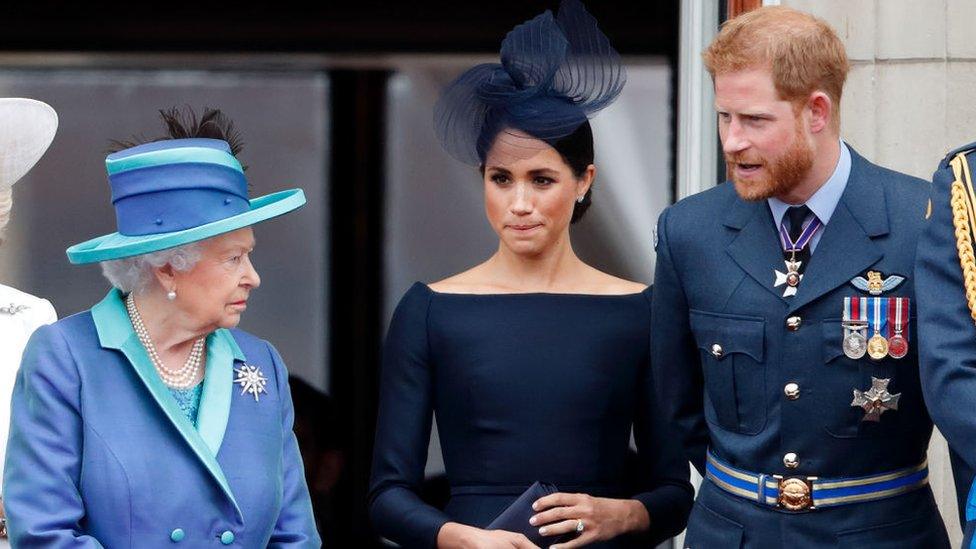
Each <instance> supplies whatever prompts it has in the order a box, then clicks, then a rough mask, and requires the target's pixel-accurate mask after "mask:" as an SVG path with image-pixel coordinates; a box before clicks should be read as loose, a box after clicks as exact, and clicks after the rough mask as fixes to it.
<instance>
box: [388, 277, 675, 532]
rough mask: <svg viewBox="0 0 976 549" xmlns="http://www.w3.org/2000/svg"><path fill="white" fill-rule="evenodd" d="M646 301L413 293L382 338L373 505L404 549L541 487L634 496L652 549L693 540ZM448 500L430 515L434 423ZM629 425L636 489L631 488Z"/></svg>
mask: <svg viewBox="0 0 976 549" xmlns="http://www.w3.org/2000/svg"><path fill="white" fill-rule="evenodd" d="M650 299H651V291H650V289H648V290H645V291H644V292H642V293H639V294H629V295H578V294H491V295H471V294H443V293H438V292H434V291H432V290H431V289H430V288H428V287H427V286H426V285H424V284H420V283H417V284H414V286H413V287H412V288H410V290H409V291H408V292H407V293H406V295H404V297H403V299H402V300H401V301H400V304H399V305H398V307H397V309H396V312H395V313H394V315H393V321H392V323H391V325H390V329H389V333H388V334H387V340H386V346H385V350H384V365H383V375H382V384H381V392H380V409H379V419H378V423H377V430H376V443H375V452H374V457H373V477H372V483H371V487H370V496H369V505H370V514H371V517H372V520H373V523H374V526H375V527H376V528H377V530H378V531H379V532H380V534H381V535H383V536H384V537H386V538H388V539H390V540H393V541H395V542H397V543H399V544H400V545H401V546H403V547H406V548H415V547H419V548H428V547H435V546H436V539H437V532H438V530H439V529H440V528H441V526H443V525H444V523H445V522H448V521H454V522H460V523H462V524H469V525H472V526H477V527H484V526H486V525H487V524H489V523H490V522H491V521H492V520H493V519H494V518H495V517H496V516H497V515H498V514H499V513H500V512H501V511H502V510H504V509H505V508H506V507H507V506H508V505H509V504H510V503H511V502H512V501H514V500H515V498H516V497H517V496H518V495H519V494H521V493H522V492H523V491H524V490H525V489H526V488H527V487H528V486H529V485H531V484H532V483H533V482H535V481H537V480H540V481H547V482H551V483H554V484H555V485H556V486H557V487H559V489H560V491H563V492H583V493H588V494H590V495H593V496H602V497H616V498H635V499H637V500H639V501H640V502H641V503H643V504H644V505H645V506H646V508H647V511H648V514H649V515H650V518H651V531H650V532H647V533H645V534H643V535H640V536H627V537H626V538H627V539H622V538H618V539H616V540H613V541H610V542H604V543H601V544H597V545H593V546H592V547H603V548H615V549H617V548H624V547H653V546H654V544H655V543H657V542H659V541H661V540H664V539H666V538H668V537H670V536H672V535H675V534H677V533H678V532H680V531H681V530H682V529H684V526H685V522H686V519H687V515H688V512H689V511H690V508H691V504H692V498H693V491H692V488H691V485H690V484H689V482H688V472H689V466H688V463H687V461H685V460H684V458H683V457H682V454H681V452H680V449H679V444H678V441H677V439H675V438H673V437H671V436H669V434H668V429H667V426H665V425H664V424H663V423H662V421H661V416H660V414H658V413H657V411H656V409H655V405H654V402H653V394H654V392H653V388H652V387H651V386H650V384H651V372H650V364H649V338H650ZM432 414H433V415H435V416H436V419H437V427H438V432H439V434H440V442H441V448H442V451H443V456H444V464H445V468H446V473H447V477H448V480H449V482H450V486H451V498H450V501H449V503H448V504H447V506H446V508H445V509H443V510H441V509H436V508H434V507H432V506H430V505H427V504H426V503H424V502H423V501H422V500H421V498H420V496H419V491H420V486H421V483H422V482H423V480H424V468H425V463H426V459H427V447H428V443H429V437H430V430H431V416H432ZM632 427H633V433H634V438H635V441H636V443H637V447H638V457H639V462H640V475H638V477H639V478H629V477H628V476H625V473H624V472H625V462H626V460H627V457H628V449H629V444H630V440H631V429H632Z"/></svg>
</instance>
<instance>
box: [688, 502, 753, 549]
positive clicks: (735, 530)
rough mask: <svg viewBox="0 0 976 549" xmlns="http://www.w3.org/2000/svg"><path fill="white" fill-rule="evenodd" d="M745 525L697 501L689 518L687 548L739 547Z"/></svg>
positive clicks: (736, 548)
mask: <svg viewBox="0 0 976 549" xmlns="http://www.w3.org/2000/svg"><path fill="white" fill-rule="evenodd" d="M742 535H743V527H742V525H741V524H739V523H737V522H735V521H733V520H730V519H727V518H725V517H723V516H722V515H720V514H718V513H716V512H715V511H712V510H711V509H709V508H708V507H705V506H704V505H703V504H702V503H701V502H698V501H696V502H695V506H694V507H692V509H691V516H690V517H689V518H688V533H687V534H685V543H684V546H685V549H715V548H720V549H739V548H740V547H742Z"/></svg>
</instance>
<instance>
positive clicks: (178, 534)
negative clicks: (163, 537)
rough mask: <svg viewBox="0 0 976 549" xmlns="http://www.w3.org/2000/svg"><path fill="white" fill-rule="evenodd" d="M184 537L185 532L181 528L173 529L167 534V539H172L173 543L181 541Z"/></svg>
mask: <svg viewBox="0 0 976 549" xmlns="http://www.w3.org/2000/svg"><path fill="white" fill-rule="evenodd" d="M185 537H186V532H184V531H183V529H182V528H177V529H176V530H173V532H172V533H170V535H169V539H171V540H173V541H174V542H175V543H179V542H181V541H183V538H185Z"/></svg>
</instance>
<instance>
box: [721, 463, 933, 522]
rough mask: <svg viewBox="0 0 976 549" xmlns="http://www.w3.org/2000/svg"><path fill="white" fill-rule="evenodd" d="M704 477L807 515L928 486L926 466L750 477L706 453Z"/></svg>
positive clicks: (746, 495)
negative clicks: (861, 473) (857, 473)
mask: <svg viewBox="0 0 976 549" xmlns="http://www.w3.org/2000/svg"><path fill="white" fill-rule="evenodd" d="M705 476H706V477H707V478H708V479H709V480H710V481H712V482H713V483H714V484H715V486H718V487H719V488H721V489H722V490H725V491H726V492H728V493H730V494H732V495H735V496H739V497H741V498H744V499H748V500H750V501H755V502H757V503H761V504H763V505H768V506H770V507H776V508H778V509H786V510H788V511H807V510H810V509H820V508H823V507H835V506H838V505H846V504H849V503H862V502H865V501H874V500H878V499H883V498H889V497H892V496H897V495H899V494H904V493H906V492H911V491H912V490H917V489H919V488H921V487H923V486H925V485H926V484H928V482H929V468H928V462H926V461H923V462H922V463H921V464H919V465H917V466H915V467H909V468H906V469H899V470H897V471H891V472H888V473H881V474H877V475H870V476H866V477H857V478H835V479H827V478H820V477H811V476H784V475H764V474H761V473H750V472H748V471H742V470H741V469H736V468H735V467H732V466H731V465H728V464H727V463H724V462H722V461H721V460H720V459H718V458H717V457H715V455H713V454H712V452H711V451H709V452H708V461H707V463H706V464H705Z"/></svg>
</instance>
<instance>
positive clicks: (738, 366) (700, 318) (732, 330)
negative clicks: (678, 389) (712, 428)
mask: <svg viewBox="0 0 976 549" xmlns="http://www.w3.org/2000/svg"><path fill="white" fill-rule="evenodd" d="M690 322H691V331H692V332H693V333H694V335H695V342H696V344H697V346H698V349H699V352H700V353H701V362H702V373H703V375H704V377H705V418H706V419H707V420H708V421H709V422H711V423H714V424H716V425H718V426H719V427H721V428H723V429H726V430H728V431H733V432H736V433H740V434H745V435H755V434H758V433H759V432H760V431H762V429H763V427H765V426H766V396H765V393H766V363H765V360H764V359H765V355H764V348H765V333H766V321H765V319H763V318H762V317H751V316H743V315H729V314H722V313H710V312H705V311H697V310H692V311H690Z"/></svg>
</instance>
